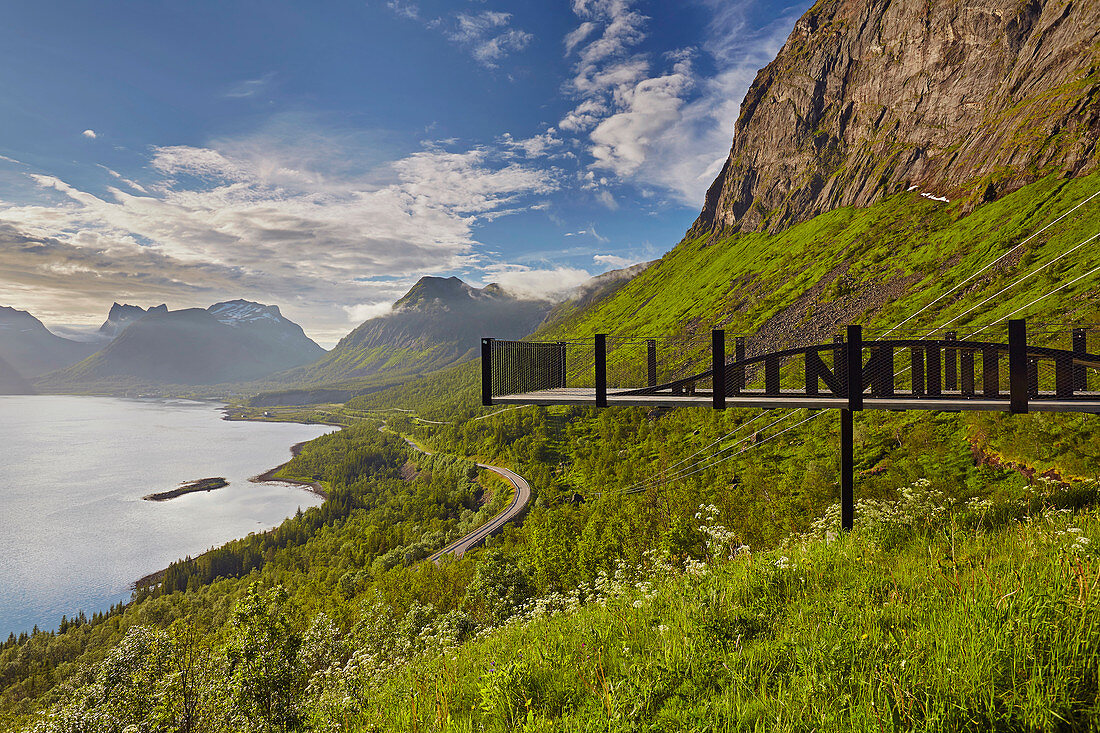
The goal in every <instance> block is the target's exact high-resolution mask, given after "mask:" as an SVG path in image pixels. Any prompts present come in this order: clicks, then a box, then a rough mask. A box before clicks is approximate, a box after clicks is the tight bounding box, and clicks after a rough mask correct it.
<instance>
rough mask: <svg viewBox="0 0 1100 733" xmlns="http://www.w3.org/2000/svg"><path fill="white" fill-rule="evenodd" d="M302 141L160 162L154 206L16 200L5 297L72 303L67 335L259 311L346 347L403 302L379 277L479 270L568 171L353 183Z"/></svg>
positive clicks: (454, 160) (41, 183)
mask: <svg viewBox="0 0 1100 733" xmlns="http://www.w3.org/2000/svg"><path fill="white" fill-rule="evenodd" d="M300 139H301V140H302V141H303V144H305V145H307V146H309V148H310V150H309V151H307V152H303V151H302V150H299V149H297V148H294V147H289V148H287V147H280V146H279V145H277V144H273V143H272V142H271V141H270V140H267V139H263V140H238V141H228V142H223V143H219V144H217V145H212V146H210V147H204V148H199V147H189V146H168V147H162V148H157V149H155V150H154V151H153V153H152V160H151V167H152V169H153V170H154V171H155V172H156V173H157V174H158V178H157V179H156V180H153V181H148V182H147V183H146V185H144V186H143V188H144V189H145V192H144V193H143V194H141V195H137V194H135V193H132V192H127V191H125V190H122V189H121V188H114V187H109V188H108V194H107V195H105V196H104V195H96V194H94V193H91V192H89V191H86V190H82V189H80V188H77V187H75V186H72V185H70V184H69V183H67V182H66V181H63V180H61V179H59V178H57V177H55V176H49V175H42V174H29V177H30V180H32V181H33V182H34V183H35V184H36V185H37V187H38V190H39V193H38V194H37V195H36V196H35V198H38V199H42V201H40V202H39V203H35V204H13V203H7V202H3V201H0V282H4V284H5V289H6V290H8V292H10V293H12V296H11V297H12V300H13V303H14V302H18V303H20V304H21V307H29V308H39V307H42V308H44V309H45V311H44V312H46V311H58V309H59V308H58V305H57V303H59V302H65V303H66V306H65V307H66V308H68V309H69V310H68V311H67V312H65V313H58V318H57V320H59V321H62V322H68V323H76V322H79V319H80V317H82V316H85V315H86V314H88V313H99V312H100V311H101V310H102V309H103V306H102V305H93V303H103V302H106V303H107V304H109V303H110V302H111V301H112V300H116V299H119V298H129V299H130V301H131V302H139V303H154V302H155V303H160V302H165V301H168V302H170V303H172V304H173V305H172V307H190V306H199V305H201V306H205V305H209V304H210V303H211V302H214V301H215V300H220V299H224V298H227V297H249V298H251V299H253V300H260V301H263V302H275V303H278V304H279V305H280V306H284V310H285V311H286V312H287V313H288V317H294V314H296V315H297V316H298V317H299V319H300V322H301V323H302V325H303V326H304V327H305V328H306V329H307V330H309V331H310V333H311V335H314V336H316V337H318V338H320V339H321V340H332V339H333V338H335V337H338V336H339V335H342V333H344V332H346V323H347V318H348V316H349V313H348V311H347V310H345V309H344V307H343V306H344V305H346V304H348V303H357V304H367V306H370V305H374V304H378V303H379V302H391V301H392V300H394V299H396V298H397V297H399V296H400V295H401V294H402V292H403V290H402V289H401V286H400V284H394V283H393V282H392V281H389V280H387V281H378V280H374V279H375V278H379V277H383V276H385V277H386V278H392V277H393V276H398V277H413V276H419V275H422V274H426V273H432V272H451V271H455V270H460V269H466V268H470V267H474V266H477V265H478V264H479V263H480V262H481V255H480V254H479V253H478V251H477V247H478V242H477V241H476V239H475V237H474V229H475V228H476V227H477V226H478V225H480V224H481V223H483V222H486V221H489V220H490V219H491V218H493V217H495V216H501V215H504V214H506V213H509V212H516V211H522V210H526V209H528V208H531V207H536V206H539V205H541V204H542V203H543V202H542V201H541V200H533V197H535V196H539V197H544V196H545V195H546V194H549V193H551V192H552V191H554V190H555V189H556V188H557V187H558V185H559V184H558V181H557V178H556V174H555V173H554V172H553V171H552V170H549V171H548V170H542V169H539V168H534V167H531V166H529V165H527V164H526V163H521V162H517V161H516V160H513V159H511V157H514V156H511V155H510V154H507V155H502V154H501V153H499V152H495V151H492V150H488V149H480V148H478V149H473V150H465V151H459V152H449V151H445V150H438V149H432V150H422V151H419V152H417V153H414V154H412V155H409V156H406V157H405V158H402V159H400V160H397V161H395V162H392V163H389V164H386V165H384V166H382V167H380V168H379V167H373V168H367V169H366V170H364V171H360V172H355V173H347V172H343V171H342V169H341V166H346V165H347V163H346V161H345V160H340V161H338V162H337V161H333V162H326V161H325V160H315V159H313V160H311V158H310V156H311V155H314V154H315V153H316V150H315V149H314V148H313V146H312V141H313V139H312V137H311V136H310V135H308V134H304V133H303V135H301V136H300ZM319 147H320V149H321V150H324V149H325V146H324V145H321V146H319ZM334 154H340V155H342V156H343V157H344V158H346V157H347V150H344V149H338V150H337V151H334ZM307 164H308V165H307ZM334 171H336V172H334ZM109 172H110V173H112V178H116V177H117V178H118V179H119V180H122V177H121V176H120V175H119V176H115V175H113V174H114V173H115V172H114V171H109ZM135 190H136V189H135ZM356 307H358V306H356ZM364 312H365V311H364ZM99 317H101V316H99Z"/></svg>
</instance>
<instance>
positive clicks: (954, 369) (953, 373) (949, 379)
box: [943, 331, 959, 392]
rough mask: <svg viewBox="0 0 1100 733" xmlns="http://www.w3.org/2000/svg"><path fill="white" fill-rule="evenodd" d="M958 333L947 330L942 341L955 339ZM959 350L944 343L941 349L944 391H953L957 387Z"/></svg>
mask: <svg viewBox="0 0 1100 733" xmlns="http://www.w3.org/2000/svg"><path fill="white" fill-rule="evenodd" d="M958 338H959V335H958V334H957V333H955V332H954V331H948V332H947V333H945V334H944V335H943V340H944V341H956V340H958ZM958 363H959V350H958V349H954V348H951V347H950V346H947V345H945V346H944V349H943V389H944V391H945V392H954V391H955V390H957V389H958V388H959V379H958V366H957V365H958Z"/></svg>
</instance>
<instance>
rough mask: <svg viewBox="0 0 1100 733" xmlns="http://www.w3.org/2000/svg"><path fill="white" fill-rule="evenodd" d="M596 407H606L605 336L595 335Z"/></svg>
mask: <svg viewBox="0 0 1100 733" xmlns="http://www.w3.org/2000/svg"><path fill="white" fill-rule="evenodd" d="M595 368H596V407H607V334H606V333H598V334H596V364H595Z"/></svg>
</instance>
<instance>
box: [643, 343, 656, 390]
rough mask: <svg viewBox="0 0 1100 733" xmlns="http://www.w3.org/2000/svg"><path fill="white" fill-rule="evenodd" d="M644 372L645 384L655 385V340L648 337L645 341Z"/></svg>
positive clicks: (648, 385)
mask: <svg viewBox="0 0 1100 733" xmlns="http://www.w3.org/2000/svg"><path fill="white" fill-rule="evenodd" d="M645 367H646V368H645V372H646V386H647V387H656V386H657V341H656V339H649V340H647V341H646V342H645Z"/></svg>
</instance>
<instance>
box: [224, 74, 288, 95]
mask: <svg viewBox="0 0 1100 733" xmlns="http://www.w3.org/2000/svg"><path fill="white" fill-rule="evenodd" d="M274 78H275V74H274V73H271V72H268V73H267V74H264V75H263V76H261V77H259V78H258V79H243V80H241V81H239V82H237V83H235V84H233V85H231V86H230V87H229V88H227V89H226V90H225V91H224V92H222V96H223V97H228V98H230V99H247V98H249V97H255V96H256V95H258V94H260V93H262V92H263V91H264V90H265V89H267V88H268V87H269V86H270V85H271V81H272V80H273V79H274Z"/></svg>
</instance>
